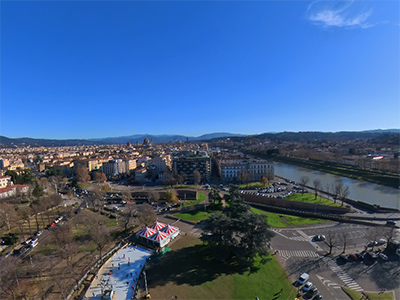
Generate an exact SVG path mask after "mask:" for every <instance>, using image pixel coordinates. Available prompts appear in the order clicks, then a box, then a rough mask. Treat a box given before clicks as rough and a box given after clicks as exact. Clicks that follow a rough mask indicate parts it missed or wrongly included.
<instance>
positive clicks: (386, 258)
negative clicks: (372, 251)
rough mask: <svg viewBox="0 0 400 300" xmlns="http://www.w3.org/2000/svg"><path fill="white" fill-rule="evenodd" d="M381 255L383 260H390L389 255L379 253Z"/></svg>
mask: <svg viewBox="0 0 400 300" xmlns="http://www.w3.org/2000/svg"><path fill="white" fill-rule="evenodd" d="M379 257H380V258H382V259H383V260H388V257H387V255H386V254H383V253H379Z"/></svg>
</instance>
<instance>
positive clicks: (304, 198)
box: [285, 193, 342, 207]
mask: <svg viewBox="0 0 400 300" xmlns="http://www.w3.org/2000/svg"><path fill="white" fill-rule="evenodd" d="M285 200H291V201H300V202H307V203H313V204H314V203H317V204H321V205H328V206H336V207H341V206H342V205H341V202H340V203H339V201H338V202H337V203H335V202H333V201H331V200H329V199H326V198H324V197H320V196H318V197H317V199H315V195H314V194H310V193H305V194H303V195H302V194H301V193H295V194H291V195H289V196H287V197H285Z"/></svg>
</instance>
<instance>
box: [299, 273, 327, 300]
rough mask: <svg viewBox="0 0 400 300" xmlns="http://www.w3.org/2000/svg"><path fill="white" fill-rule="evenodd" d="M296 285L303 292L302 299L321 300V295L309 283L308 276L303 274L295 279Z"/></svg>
mask: <svg viewBox="0 0 400 300" xmlns="http://www.w3.org/2000/svg"><path fill="white" fill-rule="evenodd" d="M296 285H297V286H298V287H299V288H300V290H301V291H303V292H304V296H303V298H308V299H311V298H312V299H313V300H323V297H322V295H321V293H319V291H318V289H317V287H316V286H314V285H313V284H312V282H311V281H310V275H308V274H307V273H303V274H301V275H300V277H299V279H297V282H296Z"/></svg>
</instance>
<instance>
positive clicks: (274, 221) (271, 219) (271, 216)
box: [251, 207, 289, 228]
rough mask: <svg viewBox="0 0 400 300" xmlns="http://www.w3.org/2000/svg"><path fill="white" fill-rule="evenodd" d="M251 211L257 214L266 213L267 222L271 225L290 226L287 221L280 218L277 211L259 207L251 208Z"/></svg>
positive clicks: (278, 226)
mask: <svg viewBox="0 0 400 300" xmlns="http://www.w3.org/2000/svg"><path fill="white" fill-rule="evenodd" d="M251 211H252V212H253V213H255V214H259V215H265V216H266V217H267V218H266V219H267V223H268V224H269V225H270V226H271V227H277V228H286V227H289V226H288V225H286V224H285V223H283V222H282V220H281V219H280V218H279V216H278V214H276V213H272V212H268V211H264V210H261V209H258V208H254V207H252V208H251Z"/></svg>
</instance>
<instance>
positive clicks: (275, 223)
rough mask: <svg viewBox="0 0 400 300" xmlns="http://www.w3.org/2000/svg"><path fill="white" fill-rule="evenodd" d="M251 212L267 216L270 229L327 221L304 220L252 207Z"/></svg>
mask: <svg viewBox="0 0 400 300" xmlns="http://www.w3.org/2000/svg"><path fill="white" fill-rule="evenodd" d="M251 211H252V212H254V213H255V214H260V215H265V216H267V217H268V218H267V222H268V224H269V225H271V226H272V227H277V228H285V227H290V226H289V225H308V224H316V223H322V222H327V221H329V220H324V219H316V218H304V217H296V216H290V215H283V214H277V213H272V212H268V211H264V210H261V209H257V208H254V207H252V208H251ZM282 219H283V220H284V221H285V222H286V223H288V224H289V225H287V224H286V223H285V222H284V221H282Z"/></svg>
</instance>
